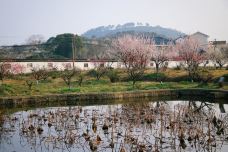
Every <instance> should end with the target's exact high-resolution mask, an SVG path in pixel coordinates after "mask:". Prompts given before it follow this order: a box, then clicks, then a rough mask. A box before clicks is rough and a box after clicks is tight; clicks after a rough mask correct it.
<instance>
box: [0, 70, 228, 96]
mask: <svg viewBox="0 0 228 152" xmlns="http://www.w3.org/2000/svg"><path fill="white" fill-rule="evenodd" d="M86 73H88V72H85V71H84V72H83V74H84V75H85V76H84V77H83V81H82V85H81V86H79V84H78V75H75V76H74V77H73V78H72V84H71V87H70V88H68V86H67V85H66V84H65V82H64V81H63V79H62V78H61V77H59V76H58V74H54V75H53V74H50V76H49V77H48V78H47V79H46V80H40V81H39V83H38V84H37V83H36V81H35V79H33V78H32V75H31V74H27V75H17V76H13V77H10V78H7V79H5V80H4V81H3V84H2V85H1V86H0V96H30V95H45V94H62V93H69V92H78V93H87V92H121V91H132V90H151V89H183V88H204V89H225V90H228V84H227V82H225V83H224V86H223V87H219V85H218V79H219V77H221V76H226V75H228V70H225V69H223V70H210V74H211V75H212V77H213V78H212V80H211V81H210V82H209V83H207V84H203V83H201V82H194V81H192V80H190V79H189V78H188V75H187V72H186V71H184V70H174V69H168V70H166V71H165V72H162V73H159V75H158V79H156V78H155V77H156V74H155V73H154V71H153V70H147V71H146V72H145V74H144V76H143V78H142V79H141V80H140V81H137V82H136V85H135V87H133V86H132V82H131V81H129V79H128V77H127V74H126V73H125V71H123V70H118V81H117V82H115V83H111V82H110V80H109V79H108V77H107V76H103V77H101V79H100V80H96V78H94V77H92V76H89V75H88V74H86ZM26 80H31V81H32V82H33V85H32V88H31V90H30V89H29V87H28V86H27V85H26ZM225 81H227V78H226V77H225Z"/></svg>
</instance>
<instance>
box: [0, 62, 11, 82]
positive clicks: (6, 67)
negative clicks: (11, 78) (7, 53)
mask: <svg viewBox="0 0 228 152" xmlns="http://www.w3.org/2000/svg"><path fill="white" fill-rule="evenodd" d="M10 69H11V64H10V63H7V62H2V63H0V80H1V82H2V84H3V81H4V79H5V78H6V77H7V76H8V75H9V74H10Z"/></svg>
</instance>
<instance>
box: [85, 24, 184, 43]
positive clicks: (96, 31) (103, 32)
mask: <svg viewBox="0 0 228 152" xmlns="http://www.w3.org/2000/svg"><path fill="white" fill-rule="evenodd" d="M127 31H135V32H149V33H156V34H157V35H159V36H161V37H165V38H168V39H175V38H177V37H180V36H183V35H185V34H184V33H182V32H180V31H177V30H174V29H170V28H164V27H161V26H150V25H149V24H148V23H147V24H145V25H143V24H142V23H137V24H135V23H132V22H131V23H126V24H123V25H117V26H115V25H108V26H100V27H97V28H93V29H90V30H88V31H86V32H85V33H84V34H82V36H83V37H86V38H102V37H107V36H110V35H113V34H116V33H120V32H127Z"/></svg>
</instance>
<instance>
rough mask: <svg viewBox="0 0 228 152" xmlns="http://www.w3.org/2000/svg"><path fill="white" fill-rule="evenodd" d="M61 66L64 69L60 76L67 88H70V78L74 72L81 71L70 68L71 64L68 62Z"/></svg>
mask: <svg viewBox="0 0 228 152" xmlns="http://www.w3.org/2000/svg"><path fill="white" fill-rule="evenodd" d="M63 66H64V70H63V71H61V78H62V79H63V81H64V82H65V83H66V85H67V86H68V88H69V89H71V83H72V78H73V77H74V76H75V75H76V74H80V72H81V71H80V70H79V69H76V68H72V67H71V66H69V64H64V65H63Z"/></svg>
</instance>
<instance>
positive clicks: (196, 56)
mask: <svg viewBox="0 0 228 152" xmlns="http://www.w3.org/2000/svg"><path fill="white" fill-rule="evenodd" d="M176 49H177V51H178V53H179V57H180V58H181V59H182V60H183V61H184V62H185V66H186V69H187V71H188V73H189V76H190V77H191V78H192V79H194V78H195V77H196V76H197V71H198V67H199V65H200V64H201V63H202V62H203V61H204V60H205V54H204V53H203V50H204V49H205V48H203V47H202V46H200V43H199V42H198V41H197V40H195V39H193V38H190V37H187V38H185V39H183V41H181V42H179V43H177V44H176Z"/></svg>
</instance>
